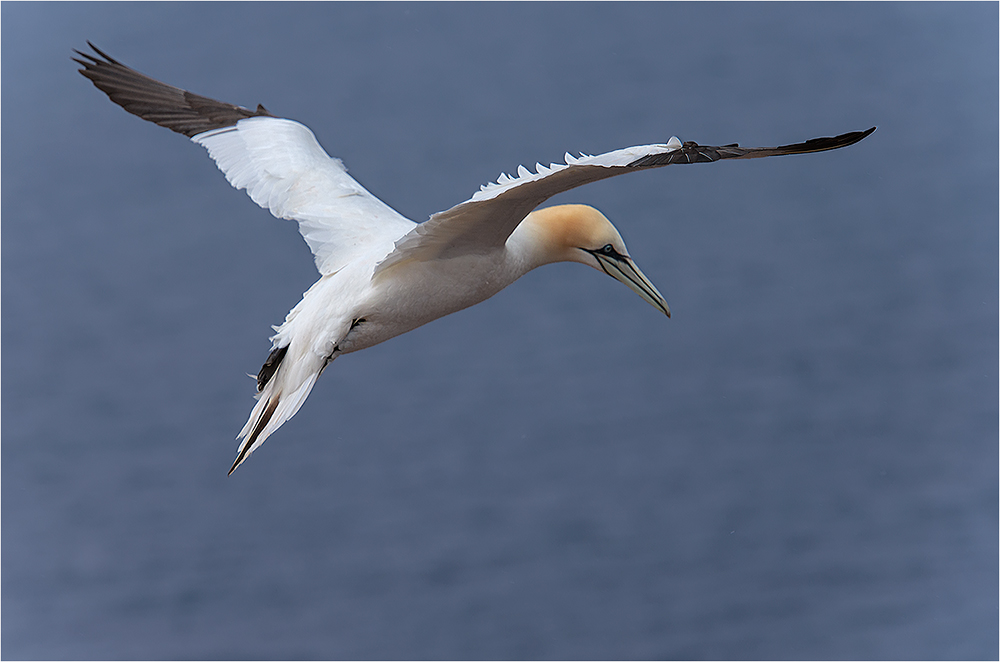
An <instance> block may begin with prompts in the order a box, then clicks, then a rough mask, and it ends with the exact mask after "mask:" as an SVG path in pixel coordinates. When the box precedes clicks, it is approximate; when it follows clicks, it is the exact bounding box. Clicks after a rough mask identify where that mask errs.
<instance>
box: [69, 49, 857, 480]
mask: <svg viewBox="0 0 1000 662" xmlns="http://www.w3.org/2000/svg"><path fill="white" fill-rule="evenodd" d="M91 47H92V48H94V51H95V52H96V53H97V55H99V56H100V58H98V57H94V56H93V55H88V54H83V53H79V54H80V55H81V57H83V58H85V60H79V59H77V60H76V61H77V62H78V63H80V64H82V65H83V66H84V69H82V70H81V73H82V74H83V75H84V76H86V77H87V78H89V79H90V80H91V81H92V82H93V83H94V84H95V85H96V86H97V87H98V88H99V89H101V90H102V91H103V92H105V93H106V94H108V96H109V97H110V98H111V100H112V101H114V102H115V103H117V104H119V105H121V106H122V107H123V108H124V109H125V110H127V111H129V112H130V113H133V114H135V115H138V116H139V117H142V118H143V119H146V120H149V121H152V122H155V123H157V124H160V125H161V126H165V127H167V128H169V129H171V130H173V131H177V132H178V133H182V134H184V135H186V136H188V137H189V138H190V139H191V140H192V141H194V142H195V143H197V144H199V145H202V146H203V147H205V148H206V149H207V150H208V153H209V155H210V156H211V157H212V158H213V159H214V160H215V162H216V163H217V164H218V166H219V168H220V169H221V170H222V171H223V173H225V175H226V179H228V180H229V182H230V183H231V184H232V185H233V186H234V187H236V188H237V189H246V191H247V193H248V194H249V195H250V197H251V199H252V200H253V201H254V202H256V203H257V204H258V205H260V206H261V207H264V208H266V209H268V210H270V211H271V213H272V214H274V215H275V216H277V217H278V218H284V219H290V220H294V221H296V222H297V223H298V224H299V230H300V232H301V234H302V236H303V238H304V239H305V240H306V243H307V244H308V245H309V248H310V249H311V250H312V253H313V256H314V258H315V262H316V268H317V269H318V270H319V273H320V279H319V280H318V281H317V282H316V283H315V284H314V285H313V286H312V287H310V288H309V290H308V291H307V292H306V293H305V294H304V295H303V297H302V300H301V301H299V303H298V304H296V306H295V307H294V308H292V310H291V311H290V312H289V313H288V315H287V317H286V318H285V321H284V323H283V324H281V325H280V326H278V327H275V334H274V336H272V338H271V341H272V351H271V355H270V356H269V357H268V359H267V361H266V362H265V363H264V366H263V367H262V368H261V371H260V373H259V374H258V376H257V385H258V394H257V399H258V401H257V404H256V405H255V407H254V408H253V411H252V412H251V413H250V417H249V419H248V420H247V423H246V425H245V426H244V427H243V429H242V431H241V432H240V434H239V438H240V439H242V442H241V444H240V447H239V451H238V454H237V458H236V461H235V462H234V464H233V466H232V468H231V469H230V473H232V472H233V471H234V470H235V469H236V467H238V466H239V465H240V464H241V463H242V462H243V461H244V460H245V459H246V458H247V457H248V456H249V455H250V453H252V452H253V451H254V450H255V449H256V448H258V447H259V446H260V445H261V444H262V443H263V442H264V440H265V439H267V437H268V436H270V435H271V434H272V433H273V432H274V431H275V430H277V429H278V428H279V427H280V426H281V425H282V424H283V423H284V422H285V421H287V420H288V419H289V418H291V417H292V416H293V415H294V414H295V413H296V412H297V411H298V409H299V407H301V406H302V403H303V402H304V401H305V399H306V397H307V396H308V395H309V392H310V391H311V390H312V387H313V385H314V384H315V383H316V379H317V378H318V377H319V375H320V374H321V373H322V372H323V370H324V368H325V367H326V366H327V365H329V363H330V362H331V361H333V360H334V359H335V358H336V357H337V356H338V355H339V354H347V353H350V352H356V351H358V350H361V349H366V348H368V347H371V346H373V345H377V344H378V343H381V342H383V341H385V340H388V339H389V338H392V337H394V336H397V335H400V334H401V333H405V332H407V331H410V330H412V329H415V328H417V327H418V326H421V325H423V324H426V323H427V322H430V321H432V320H435V319H437V318H439V317H443V316H444V315H448V314H450V313H453V312H456V311H458V310H462V309H463V308H467V307H469V306H472V305H474V304H477V303H479V302H481V301H483V300H485V299H487V298H489V297H491V296H493V295H494V294H496V293H497V292H499V291H500V290H502V289H504V288H505V287H507V286H508V285H510V284H511V283H513V282H514V281H515V280H517V279H518V278H520V277H521V276H522V275H524V274H525V273H527V272H528V271H531V270H532V269H534V268H536V267H539V266H542V265H544V264H548V263H551V262H559V261H574V262H580V263H582V264H586V265H588V266H590V267H593V268H595V269H599V270H601V271H604V272H605V273H607V274H608V275H610V276H612V277H614V278H616V279H617V280H619V281H621V282H622V283H624V284H625V285H627V286H628V287H629V288H631V289H632V290H633V291H635V292H636V293H637V294H639V296H641V297H642V298H643V299H645V300H646V301H647V302H649V303H650V304H652V305H653V306H654V307H656V308H657V309H658V310H660V311H661V312H663V313H664V314H666V315H667V316H669V315H670V309H669V307H668V306H667V302H666V301H665V300H664V298H663V296H662V295H661V294H660V293H659V292H658V291H657V289H656V288H655V287H654V286H653V284H652V283H650V282H649V280H648V279H647V278H646V277H645V276H644V275H643V274H642V272H641V271H639V269H638V267H636V265H635V263H634V262H633V261H632V259H631V258H630V257H629V254H628V251H627V249H626V248H625V244H624V242H623V241H622V238H621V235H620V234H619V233H618V231H617V230H616V229H615V227H614V226H613V225H612V224H611V222H610V221H608V219H607V218H605V216H604V215H603V214H601V213H600V212H599V211H597V210H596V209H593V208H592V207H587V206H585V205H558V206H554V207H548V208H545V209H536V208H537V207H538V206H539V205H540V204H542V203H543V202H544V201H545V200H547V199H548V198H550V197H551V196H553V195H555V194H556V193H560V192H562V191H565V190H568V189H571V188H574V187H576V186H581V185H583V184H586V183H589V182H593V181H597V180H600V179H604V178H607V177H612V176H615V175H619V174H624V173H627V172H634V171H636V170H640V169H645V168H656V167H662V166H666V165H670V164H673V163H706V162H712V161H717V160H720V159H742V158H760V157H765V156H778V155H786V154H802V153H807V152H815V151H825V150H830V149H837V148H839V147H844V146H847V145H851V144H853V143H855V142H858V141H859V140H861V139H863V138H864V137H866V136H867V135H869V134H870V133H871V132H872V131H874V128H872V129H869V130H868V131H864V132H852V133H847V134H842V135H840V136H836V137H833V138H816V139H812V140H808V141H806V142H804V143H797V144H793V145H784V146H780V147H761V148H742V147H739V146H738V145H735V144H734V145H725V146H722V147H709V146H702V145H698V144H697V143H693V142H689V143H681V142H680V141H679V140H678V139H677V138H671V139H670V140H669V141H667V142H666V143H664V144H654V145H640V146H636V147H629V148H625V149H620V150H616V151H613V152H607V153H605V154H600V155H597V156H581V157H573V156H571V155H569V154H567V155H566V162H565V163H561V164H551V165H550V166H548V167H545V166H541V165H537V166H536V171H535V172H531V171H529V170H528V169H527V168H524V167H523V166H522V167H520V168H519V169H518V175H517V177H510V176H508V175H501V176H500V177H499V178H498V180H497V182H496V183H494V184H488V185H485V186H483V187H482V188H481V190H480V191H478V192H477V193H475V194H474V195H473V196H472V197H471V198H470V199H469V200H467V201H465V202H463V203H461V204H459V205H456V206H455V207H452V208H451V209H449V210H447V211H444V212H440V213H438V214H434V215H433V216H431V218H430V219H429V220H427V221H425V222H423V223H419V224H418V223H414V222H413V221H411V220H410V219H407V218H405V217H403V216H402V215H400V214H399V213H398V212H396V211H395V210H394V209H392V208H391V207H389V206H388V205H386V204H385V203H383V202H382V201H381V200H379V199H378V198H376V197H375V196H373V195H372V194H371V193H369V192H368V191H367V190H365V189H364V187H362V186H361V185H360V184H359V183H358V182H357V181H356V180H355V179H354V178H353V177H351V176H350V175H348V174H347V171H346V169H345V168H344V166H343V164H342V163H341V162H340V161H339V160H338V159H334V158H331V157H330V156H329V155H328V154H327V153H326V152H325V151H324V150H323V148H322V147H321V146H320V144H319V142H317V140H316V138H315V136H314V135H313V133H312V131H310V130H309V129H308V128H307V127H305V126H303V125H302V124H299V123H298V122H295V121H292V120H288V119H283V118H278V117H274V116H272V115H271V114H270V113H268V112H267V111H266V110H265V109H264V108H263V107H262V106H258V107H257V110H255V111H251V110H248V109H246V108H242V107H240V106H234V105H231V104H226V103H223V102H219V101H214V100H212V99H209V98H206V97H202V96H199V95H196V94H192V93H191V92H187V91H185V90H182V89H180V88H176V87H173V86H170V85H166V84H164V83H161V82H159V81H156V80H154V79H152V78H149V77H148V76H145V75H143V74H140V73H139V72H137V71H135V70H133V69H130V68H129V67H126V66H125V65H122V64H121V63H119V62H117V61H115V60H113V59H111V58H110V57H108V56H107V55H105V54H104V53H102V52H101V51H99V50H98V49H97V48H95V47H93V45H91Z"/></svg>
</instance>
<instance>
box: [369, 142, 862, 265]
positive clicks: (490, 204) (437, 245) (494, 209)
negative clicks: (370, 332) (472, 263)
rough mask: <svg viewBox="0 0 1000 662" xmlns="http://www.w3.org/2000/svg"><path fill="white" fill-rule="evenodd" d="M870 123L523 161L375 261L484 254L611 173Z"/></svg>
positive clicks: (755, 150)
mask: <svg viewBox="0 0 1000 662" xmlns="http://www.w3.org/2000/svg"><path fill="white" fill-rule="evenodd" d="M874 130H875V128H874V127H872V128H871V129H868V130H867V131H853V132H851V133H844V134H841V135H839V136H833V137H829V138H813V139H811V140H806V141H805V142H801V143H794V144H791V145H780V146H777V147H740V146H739V145H737V144H731V145H721V146H711V145H699V144H698V143H696V142H693V141H688V142H683V143H682V142H681V141H680V140H678V139H677V138H676V137H674V138H671V139H670V140H668V141H667V142H666V143H663V144H657V145H637V146H635V147H626V148H625V149H619V150H615V151H613V152H607V153H604V154H598V155H596V156H584V155H581V156H580V157H574V156H572V155H571V154H566V162H565V163H553V164H550V165H549V166H548V167H546V166H543V165H540V164H539V165H536V167H535V172H531V171H530V170H528V169H527V168H525V167H524V166H521V167H520V168H518V173H517V176H516V177H511V176H510V175H506V174H503V175H500V178H499V179H497V181H496V183H493V184H486V185H485V186H483V187H482V188H481V189H480V191H478V192H477V193H476V194H475V195H473V196H472V197H471V198H470V199H468V200H466V201H465V202H462V203H460V204H458V205H455V206H454V207H452V208H451V209H448V210H446V211H442V212H438V213H437V214H434V215H433V216H431V218H430V220H428V221H426V222H424V223H421V224H419V225H417V226H416V227H415V228H413V229H412V230H411V231H410V232H409V233H408V234H407V235H406V236H404V237H402V238H400V239H399V240H398V241H397V242H396V244H395V249H394V250H393V251H392V252H391V253H389V254H388V255H387V256H386V258H385V259H384V260H383V261H382V262H381V263H380V264H379V265H378V267H377V268H376V274H379V273H384V272H386V271H388V270H389V269H390V268H392V267H393V266H395V265H399V264H402V263H404V262H409V261H424V260H438V259H447V258H450V257H456V256H459V255H467V254H485V253H489V252H490V251H494V250H497V249H499V248H501V247H502V246H504V244H505V242H506V241H507V238H508V237H509V236H510V234H511V233H512V232H513V231H514V229H515V228H516V227H517V226H518V224H519V223H520V222H521V221H522V220H523V219H524V217H525V216H527V215H528V214H529V213H530V212H531V211H532V210H533V209H535V208H536V207H537V206H538V205H540V204H542V203H543V202H545V201H546V200H548V199H549V198H550V197H552V196H553V195H556V194H557V193H562V192H563V191H568V190H570V189H573V188H576V187H578V186H583V185H584V184H589V183H592V182H596V181H599V180H602V179H607V178H608V177H616V176H618V175H624V174H627V173H630V172H638V171H640V170H646V169H649V168H662V167H663V166H667V165H672V164H686V163H713V162H715V161H721V160H724V159H758V158H763V157H766V156H785V155H790V154H808V153H810V152H825V151H827V150H831V149H839V148H841V147H847V146H848V145H853V144H854V143H856V142H858V141H860V140H863V139H864V138H865V137H867V136H868V135H870V134H871V133H872V132H873V131H874Z"/></svg>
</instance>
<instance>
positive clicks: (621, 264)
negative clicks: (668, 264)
mask: <svg viewBox="0 0 1000 662" xmlns="http://www.w3.org/2000/svg"><path fill="white" fill-rule="evenodd" d="M594 257H596V258H597V261H598V262H599V263H600V264H601V267H602V268H603V269H604V271H605V272H606V273H607V274H608V275H609V276H611V277H612V278H614V279H615V280H618V281H621V282H622V283H625V284H626V285H627V286H628V287H629V289H631V290H632V291H633V292H635V293H636V294H638V295H639V296H641V297H642V298H643V299H645V300H646V301H648V302H649V303H650V304H651V305H652V306H653V307H654V308H656V309H657V310H659V311H660V312H661V313H663V314H664V315H666V316H667V317H670V306H668V305H667V300H666V299H664V298H663V295H662V294H660V292H659V290H657V289H656V286H655V285H653V284H652V283H651V282H649V279H648V278H646V276H645V275H643V273H642V272H641V271H639V267H637V266H635V263H634V262H633V261H632V258H630V257H627V256H622V257H621V258H617V259H616V258H610V257H606V256H604V255H601V254H594Z"/></svg>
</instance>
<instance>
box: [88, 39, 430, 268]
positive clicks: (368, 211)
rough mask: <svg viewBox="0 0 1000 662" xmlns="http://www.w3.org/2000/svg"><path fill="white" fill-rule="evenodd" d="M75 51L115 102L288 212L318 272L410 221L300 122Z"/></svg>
mask: <svg viewBox="0 0 1000 662" xmlns="http://www.w3.org/2000/svg"><path fill="white" fill-rule="evenodd" d="M88 45H89V46H90V47H91V48H93V49H94V52H95V53H96V54H97V56H99V57H95V56H94V55H90V54H87V53H80V52H79V51H77V54H78V55H80V57H81V58H83V59H77V60H76V62H78V63H79V64H81V65H83V67H84V68H83V69H81V70H80V73H82V74H83V75H84V76H86V77H87V78H89V79H90V80H91V81H92V82H93V83H94V85H95V86H97V88H98V89H100V90H101V91H102V92H104V93H105V94H107V95H108V97H109V98H110V99H111V100H112V101H114V102H115V103H116V104H118V105H119V106H121V107H122V108H124V109H125V110H127V111H128V112H130V113H132V114H133V115H137V116H138V117H141V118H142V119H144V120H147V121H150V122H154V123H155V124H159V125H160V126H163V127H166V128H168V129H170V130H171V131H176V132H177V133H181V134H183V135H185V136H187V137H188V138H190V139H191V140H193V141H194V142H196V143H198V144H200V145H202V146H204V147H205V148H206V149H208V152H209V154H210V155H211V156H212V158H213V159H215V162H216V163H217V164H218V166H219V168H220V169H221V170H222V171H223V173H225V175H226V178H227V179H228V180H229V182H230V183H231V184H232V185H233V186H235V187H236V188H237V189H246V191H247V193H248V194H249V195H250V198H251V199H252V200H253V201H254V202H256V203H257V204H258V205H260V206H261V207H264V208H265V209H269V210H270V211H271V213H273V214H274V215H275V216H277V217H279V218H284V219H289V220H295V221H298V223H299V231H300V232H301V233H302V236H303V237H304V238H305V240H306V243H308V244H309V248H310V249H311V250H312V252H313V255H314V257H315V259H316V268H317V269H319V271H320V273H321V274H324V275H326V274H330V273H333V272H335V271H337V270H338V269H340V268H341V267H342V266H344V264H346V263H347V262H348V261H349V260H350V259H351V258H352V256H354V255H355V254H357V253H358V252H360V251H363V250H366V249H367V248H369V247H371V246H372V245H373V244H376V243H379V242H387V243H388V245H387V249H388V247H389V246H391V242H392V241H393V240H394V239H396V238H398V237H399V236H401V235H403V234H405V233H406V232H408V231H409V230H411V229H412V228H413V227H414V225H415V224H414V223H413V222H412V221H410V220H408V219H406V218H405V217H403V216H402V215H400V214H399V213H398V212H396V211H395V210H393V209H392V208H391V207H389V206H388V205H386V204H385V203H384V202H382V201H381V200H379V199H378V198H376V197H375V196H373V195H372V194H371V193H369V192H368V191H367V190H365V189H364V187H362V186H361V185H360V184H359V183H358V182H357V181H355V179H354V178H353V177H351V176H350V175H348V174H347V170H346V169H345V168H344V166H343V164H342V163H341V162H340V161H339V160H338V159H334V158H331V157H330V156H329V155H328V154H327V153H326V152H325V151H324V150H323V148H322V147H320V145H319V143H318V142H317V141H316V137H315V136H314V135H313V133H312V131H310V130H309V129H308V128H307V127H305V126H303V125H302V124H299V123H298V122H294V121H292V120H287V119H281V118H278V117H274V116H273V115H271V114H270V113H269V112H268V111H267V110H266V109H265V108H264V107H263V106H260V105H258V106H257V109H256V110H250V109H248V108H243V107H241V106H236V105H233V104H229V103H225V102H222V101H216V100H214V99H210V98H208V97H203V96H201V95H198V94H194V93H192V92H188V91H187V90H183V89H181V88H179V87H174V86H173V85H167V84H166V83H161V82H160V81H158V80H156V79H154V78H150V77H149V76H146V75H144V74H141V73H139V72H138V71H136V70H134V69H132V68H130V67H127V66H125V65H124V64H122V63H120V62H118V61H116V60H114V59H113V58H111V57H109V56H108V55H107V54H105V53H103V52H102V51H100V50H99V49H98V48H97V47H95V46H94V45H93V44H90V43H89V42H88Z"/></svg>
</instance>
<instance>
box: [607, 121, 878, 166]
mask: <svg viewBox="0 0 1000 662" xmlns="http://www.w3.org/2000/svg"><path fill="white" fill-rule="evenodd" d="M874 130H875V127H872V128H870V129H868V130H867V131H851V132H850V133H842V134H840V135H839V136H833V137H832V138H811V139H809V140H807V141H805V142H802V143H795V144H793V145H779V146H778V147H740V146H739V145H737V144H736V143H733V144H732V145H722V146H721V147H711V146H709V145H699V144H698V143H696V142H693V141H689V142H686V143H684V145H683V146H682V147H681V148H680V149H678V150H675V151H673V152H667V153H666V154H650V155H649V156H644V157H642V158H641V159H637V160H635V161H633V162H632V163H629V164H628V165H627V166H626V167H627V168H656V167H659V166H665V165H671V164H673V163H711V162H713V161H720V160H722V159H760V158H763V157H765V156H786V155H788V154H809V153H810V152H825V151H827V150H831V149H840V148H841V147H847V146H848V145H853V144H854V143H856V142H859V141H861V140H863V139H864V138H867V137H868V136H869V135H871V133H872V132H873V131H874Z"/></svg>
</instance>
